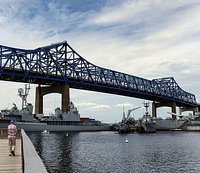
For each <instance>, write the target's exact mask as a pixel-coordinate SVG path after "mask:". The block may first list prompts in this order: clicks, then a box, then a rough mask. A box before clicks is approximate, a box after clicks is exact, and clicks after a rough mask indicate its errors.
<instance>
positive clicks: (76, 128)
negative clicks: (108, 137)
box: [0, 122, 111, 132]
mask: <svg viewBox="0 0 200 173" xmlns="http://www.w3.org/2000/svg"><path fill="white" fill-rule="evenodd" d="M15 124H16V126H17V128H18V129H24V130H25V131H31V132H42V131H44V130H47V131H68V132H70V131H71V132H85V131H110V130H111V127H110V126H109V125H102V126H95V125H94V126H92V125H48V124H46V123H26V122H16V123H15ZM7 127H8V123H0V128H7Z"/></svg>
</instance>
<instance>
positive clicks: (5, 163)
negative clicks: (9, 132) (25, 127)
mask: <svg viewBox="0 0 200 173" xmlns="http://www.w3.org/2000/svg"><path fill="white" fill-rule="evenodd" d="M15 154H16V155H15V156H9V146H8V139H0V173H12V172H13V173H22V153H21V139H17V144H16V152H15Z"/></svg>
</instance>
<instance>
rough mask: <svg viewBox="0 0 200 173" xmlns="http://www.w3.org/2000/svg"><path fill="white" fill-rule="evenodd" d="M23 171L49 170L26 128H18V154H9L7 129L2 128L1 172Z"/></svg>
mask: <svg viewBox="0 0 200 173" xmlns="http://www.w3.org/2000/svg"><path fill="white" fill-rule="evenodd" d="M22 172H23V173H36V172H41V173H47V170H46V168H45V166H44V164H43V162H42V160H41V159H40V157H39V155H38V154H37V152H36V151H35V148H34V146H33V144H32V143H31V141H30V139H29V138H28V136H27V135H26V133H25V132H24V130H18V135H17V143H16V155H15V156H9V146H8V139H7V130H6V129H0V173H22Z"/></svg>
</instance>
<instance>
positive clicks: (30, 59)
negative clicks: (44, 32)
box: [0, 42, 197, 106]
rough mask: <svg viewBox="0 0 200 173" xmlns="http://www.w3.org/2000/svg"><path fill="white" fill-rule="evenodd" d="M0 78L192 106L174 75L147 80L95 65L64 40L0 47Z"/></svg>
mask: <svg viewBox="0 0 200 173" xmlns="http://www.w3.org/2000/svg"><path fill="white" fill-rule="evenodd" d="M0 79H1V80H7V81H16V82H30V83H36V84H43V85H55V84H60V83H68V84H69V85H70V87H73V88H79V89H86V90H94V91H100V92H106V93H113V94H119V95H125V96H130V97H137V98H143V99H148V100H153V101H162V102H168V101H175V102H176V104H177V105H180V106H196V105H197V102H196V99H195V95H194V94H191V93H188V92H186V91H184V90H182V89H181V88H180V87H179V86H178V84H177V83H176V81H175V80H174V78H172V77H169V78H161V79H153V80H147V79H144V78H140V77H136V76H132V75H129V74H125V73H121V72H117V71H113V70H109V69H105V68H102V67H99V66H96V65H94V64H92V63H90V62H88V61H87V60H85V59H84V58H83V57H81V56H80V55H79V54H78V53H77V52H76V51H75V50H73V48H72V47H71V46H70V45H69V44H68V43H67V42H62V43H57V44H51V45H49V46H45V47H40V48H37V49H34V50H24V49H17V48H12V47H6V46H0Z"/></svg>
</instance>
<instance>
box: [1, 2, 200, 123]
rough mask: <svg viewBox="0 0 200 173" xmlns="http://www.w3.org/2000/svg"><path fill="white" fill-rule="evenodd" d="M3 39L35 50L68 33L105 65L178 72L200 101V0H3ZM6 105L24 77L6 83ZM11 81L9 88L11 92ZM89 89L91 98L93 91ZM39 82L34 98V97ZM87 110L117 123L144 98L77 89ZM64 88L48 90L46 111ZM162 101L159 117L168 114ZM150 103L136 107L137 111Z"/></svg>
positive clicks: (150, 73) (147, 72)
mask: <svg viewBox="0 0 200 173" xmlns="http://www.w3.org/2000/svg"><path fill="white" fill-rule="evenodd" d="M0 2H1V3H0V38H1V39H0V44H1V45H7V46H13V47H19V48H25V49H35V48H37V47H40V46H45V45H49V44H52V43H57V42H62V41H64V40H67V41H68V43H69V44H70V45H71V46H72V47H73V48H74V49H75V50H76V51H77V52H78V53H79V54H80V55H81V56H82V57H84V58H85V59H87V60H88V61H89V62H91V63H93V64H95V65H98V66H100V67H104V68H108V69H112V70H116V71H120V72H124V73H128V74H131V75H135V76H139V77H143V78H147V79H154V78H160V77H170V76H173V77H174V78H175V80H176V81H177V83H178V84H179V85H180V87H181V88H182V89H184V90H186V91H188V92H191V93H193V94H195V95H196V99H197V100H198V101H199V100H200V91H199V84H200V81H199V80H198V78H199V74H200V62H199V57H200V51H199V50H200V13H199V11H200V1H199V0H193V1H187V0H177V1H176V3H174V1H172V0H168V1H162V0H149V1H146V0H123V1H121V0H95V1H94V0H48V1H47V0H44V1H41V0H15V1H13V0H0ZM0 86H1V91H0V97H1V99H2V100H4V99H5V101H3V102H1V106H0V108H1V109H4V108H10V107H11V106H12V103H13V102H14V103H16V104H17V105H18V106H19V107H20V106H21V101H20V98H19V97H18V96H17V89H18V88H19V87H23V84H22V83H21V84H20V83H14V85H13V83H10V82H3V81H2V82H1V83H0ZM8 86H9V87H10V88H9V92H8ZM88 96H89V97H88ZM34 98H35V85H32V86H31V91H30V95H29V97H28V100H29V102H32V103H34ZM71 99H72V101H74V103H75V104H76V106H77V107H78V108H79V110H80V113H81V115H82V116H91V117H93V118H96V119H99V120H102V121H103V122H117V121H120V120H121V117H122V107H123V105H124V107H125V110H128V109H130V108H132V107H135V106H140V105H141V104H142V102H143V100H139V99H136V98H128V97H123V96H116V95H110V94H104V93H95V92H89V91H81V90H75V89H71ZM59 100H60V95H56V94H50V95H48V96H45V98H44V101H45V105H44V110H45V113H46V114H48V113H49V112H53V110H54V108H55V107H57V106H60V101H59ZM169 110H170V109H169V108H167V110H165V109H163V108H160V109H159V110H158V114H159V116H161V117H165V116H168V115H167V114H166V112H167V111H169ZM143 112H144V110H143V109H140V110H137V111H135V112H134V113H133V114H135V115H134V116H135V118H138V117H141V116H142V114H143Z"/></svg>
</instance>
